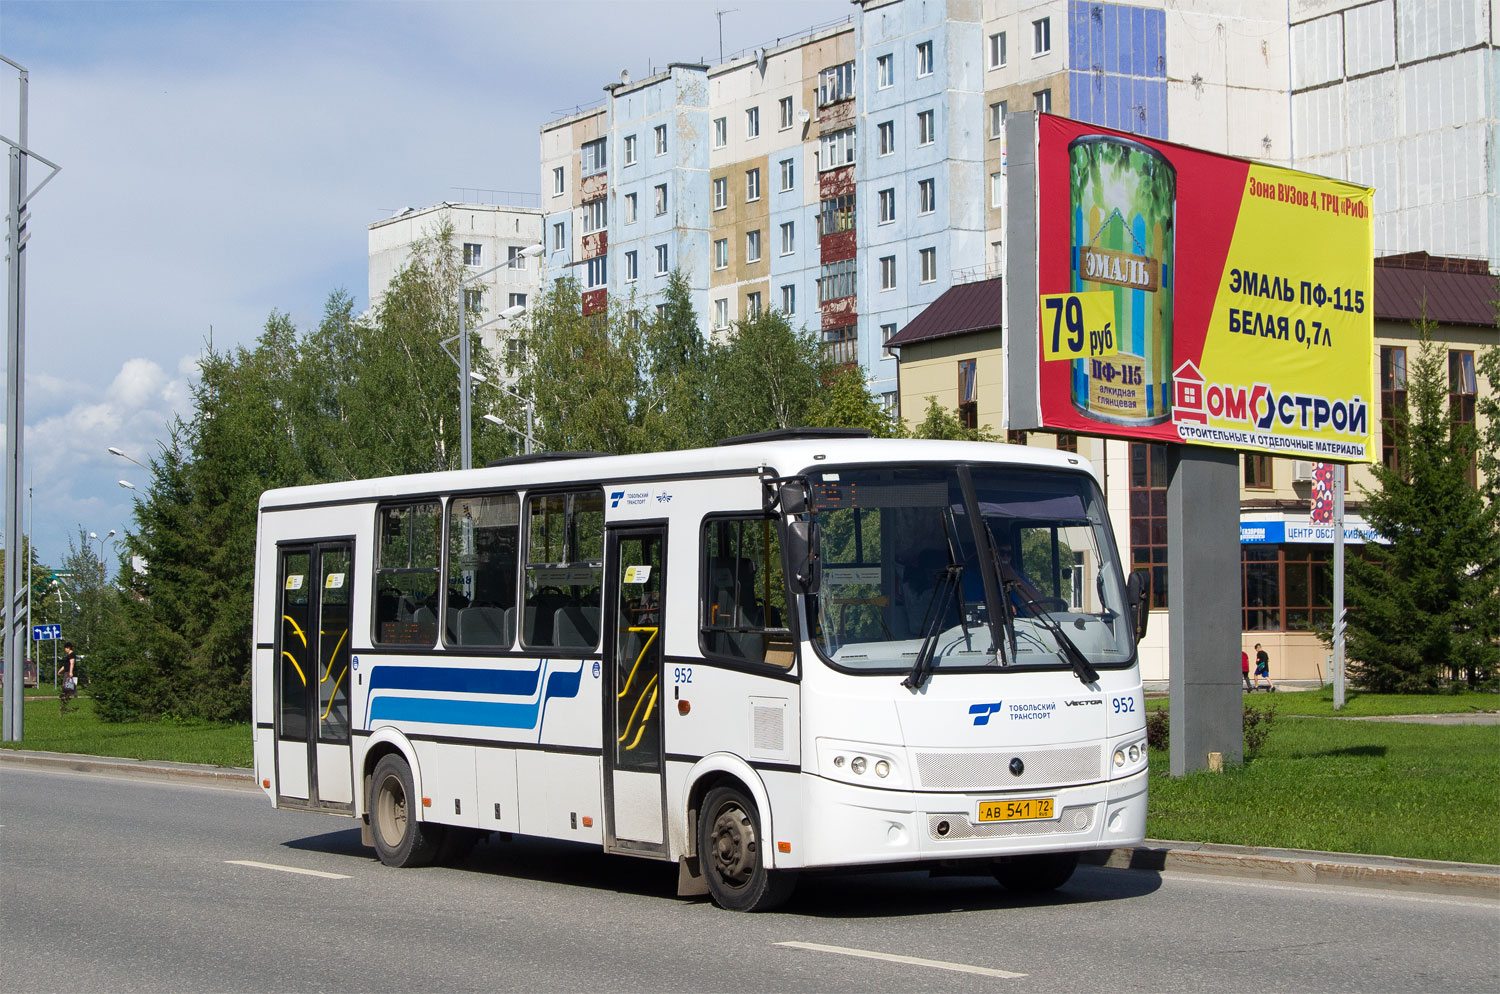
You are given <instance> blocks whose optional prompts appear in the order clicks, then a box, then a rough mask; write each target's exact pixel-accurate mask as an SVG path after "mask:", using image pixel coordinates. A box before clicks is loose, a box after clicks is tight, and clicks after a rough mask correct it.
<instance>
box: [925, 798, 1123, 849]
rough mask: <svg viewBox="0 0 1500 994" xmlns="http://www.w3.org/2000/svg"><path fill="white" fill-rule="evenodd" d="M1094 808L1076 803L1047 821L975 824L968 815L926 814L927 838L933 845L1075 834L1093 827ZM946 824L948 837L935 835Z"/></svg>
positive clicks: (1092, 805) (1093, 806)
mask: <svg viewBox="0 0 1500 994" xmlns="http://www.w3.org/2000/svg"><path fill="white" fill-rule="evenodd" d="M1096 807H1097V805H1094V804H1080V805H1077V806H1075V807H1071V808H1063V809H1062V814H1061V815H1059V816H1058V817H1057V818H1055V819H1048V820H1047V821H996V822H980V823H978V824H975V823H974V822H972V821H970V820H969V818H970V817H971V815H972V812H963V813H958V814H946V815H945V814H930V815H928V816H927V835H928V836H929V837H930V838H932V839H933V840H935V841H937V842H952V841H953V840H955V839H998V838H1016V837H1019V836H1027V835H1076V834H1078V833H1080V832H1087V831H1088V830H1089V829H1090V828H1091V827H1092V826H1093V824H1094V810H1095V808H1096ZM941 821H946V822H947V823H948V834H947V835H939V834H938V830H937V826H938V822H941Z"/></svg>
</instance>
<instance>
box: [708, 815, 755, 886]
mask: <svg viewBox="0 0 1500 994" xmlns="http://www.w3.org/2000/svg"><path fill="white" fill-rule="evenodd" d="M712 848H713V859H714V865H715V867H716V868H717V869H718V871H719V876H720V877H721V878H722V879H723V880H724V881H725V882H727V883H731V884H736V885H739V884H743V883H744V882H745V881H747V880H748V879H750V874H751V872H752V871H753V870H754V868H755V853H756V841H755V826H754V825H752V824H751V822H750V819H749V817H748V816H746V814H745V812H744V811H742V810H740V809H739V808H735V807H731V808H726V809H724V810H723V811H721V812H719V816H718V817H717V818H715V819H714V826H713V847H712Z"/></svg>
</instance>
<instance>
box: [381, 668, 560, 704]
mask: <svg viewBox="0 0 1500 994" xmlns="http://www.w3.org/2000/svg"><path fill="white" fill-rule="evenodd" d="M541 673H542V665H541V663H537V668H536V669H534V670H492V669H479V668H472V667H454V666H385V665H382V666H376V667H375V668H374V671H373V672H372V673H371V674H370V692H371V693H374V692H375V691H377V690H425V691H433V692H436V693H446V694H498V695H501V696H504V697H530V696H531V695H532V694H535V693H536V687H537V682H538V680H539V679H540V677H541Z"/></svg>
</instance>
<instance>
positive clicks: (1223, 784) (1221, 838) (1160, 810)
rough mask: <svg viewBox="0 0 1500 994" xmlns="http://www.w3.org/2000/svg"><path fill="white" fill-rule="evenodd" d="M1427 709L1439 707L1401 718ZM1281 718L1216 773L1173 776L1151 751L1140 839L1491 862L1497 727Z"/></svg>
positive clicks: (1499, 850) (1499, 772)
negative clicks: (1234, 764)
mask: <svg viewBox="0 0 1500 994" xmlns="http://www.w3.org/2000/svg"><path fill="white" fill-rule="evenodd" d="M1268 696H1269V695H1268ZM1275 696H1276V698H1278V699H1277V700H1276V702H1275V703H1276V704H1278V705H1281V704H1282V703H1283V701H1282V700H1281V698H1282V695H1280V694H1277V695H1275ZM1313 696H1314V695H1312V694H1295V695H1287V699H1288V700H1290V699H1291V698H1294V697H1313ZM1362 700H1364V701H1366V702H1367V703H1366V705H1365V706H1366V707H1367V708H1370V707H1373V708H1375V709H1376V710H1373V711H1371V712H1370V713H1375V714H1381V713H1391V712H1388V711H1384V710H1379V708H1381V705H1380V704H1378V703H1370V702H1369V698H1368V697H1366V698H1362ZM1421 700H1422V701H1423V702H1424V703H1425V704H1432V703H1436V702H1437V701H1442V700H1445V698H1422V699H1421ZM1259 703H1260V701H1257V704H1259ZM1427 710H1434V711H1435V710H1436V709H1435V708H1427V707H1423V708H1421V709H1420V710H1417V711H1415V712H1408V713H1421V712H1422V711H1427ZM1287 713H1291V709H1290V708H1288V709H1287V710H1286V711H1281V709H1280V708H1278V720H1276V722H1275V723H1274V725H1273V726H1272V730H1271V734H1270V738H1269V739H1268V740H1267V741H1266V744H1265V746H1264V747H1263V748H1262V749H1261V750H1260V753H1259V754H1257V755H1254V756H1251V757H1250V758H1249V759H1248V760H1247V761H1246V762H1245V764H1244V765H1243V766H1241V767H1239V768H1231V769H1228V770H1226V771H1225V772H1224V773H1222V774H1219V773H1195V774H1192V775H1190V776H1187V777H1182V778H1180V779H1173V778H1172V777H1170V776H1168V775H1167V767H1168V760H1167V754H1166V753H1165V752H1163V751H1160V750H1152V753H1151V773H1152V777H1151V788H1150V790H1151V794H1150V805H1149V814H1148V818H1147V823H1146V834H1147V835H1148V836H1149V837H1151V838H1154V839H1174V840H1191V841H1198V842H1222V843H1228V844H1231V845H1247V846H1274V847H1285V848H1291V849H1317V850H1323V851H1328V852H1354V853H1373V854H1380V855H1387V856H1408V857H1415V858H1419V859H1440V860H1457V861H1460V862H1468V863H1500V725H1460V726H1440V725H1412V724H1398V723H1392V722H1366V721H1338V720H1314V719H1303V718H1291V719H1290V720H1288V719H1287V718H1285V717H1284V715H1285V714H1287Z"/></svg>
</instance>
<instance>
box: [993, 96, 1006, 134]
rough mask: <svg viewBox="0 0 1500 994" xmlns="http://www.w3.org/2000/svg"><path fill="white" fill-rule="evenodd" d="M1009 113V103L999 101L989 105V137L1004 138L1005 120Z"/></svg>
mask: <svg viewBox="0 0 1500 994" xmlns="http://www.w3.org/2000/svg"><path fill="white" fill-rule="evenodd" d="M1008 112H1009V101H1006V100H1000V101H997V102H995V103H992V104H990V137H991V138H1004V137H1005V118H1006V117H1007V115H1008Z"/></svg>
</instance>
